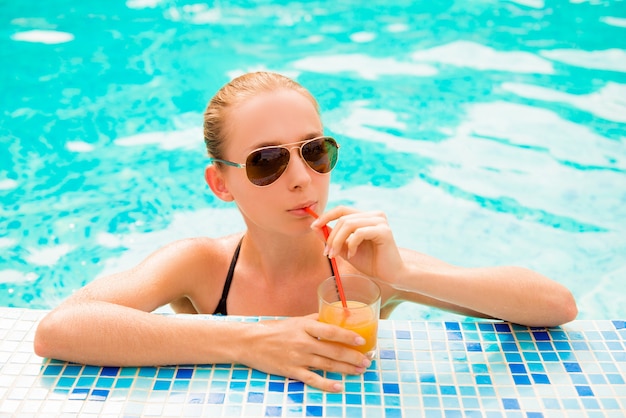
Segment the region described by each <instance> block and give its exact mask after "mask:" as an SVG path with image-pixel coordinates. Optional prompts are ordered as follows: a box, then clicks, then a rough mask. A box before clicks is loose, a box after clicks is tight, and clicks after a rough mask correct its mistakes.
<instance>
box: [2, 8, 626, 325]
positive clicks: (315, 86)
mask: <svg viewBox="0 0 626 418" xmlns="http://www.w3.org/2000/svg"><path fill="white" fill-rule="evenodd" d="M0 16H2V17H0V19H2V25H1V26H0V28H1V33H2V36H0V54H1V57H2V61H3V62H5V63H11V65H5V66H3V68H2V69H0V80H2V81H1V85H2V100H3V105H2V109H3V113H4V115H3V123H2V124H0V138H1V139H0V144H1V146H2V152H1V153H0V196H1V200H2V207H1V208H0V306H10V307H30V308H51V307H53V306H55V305H56V304H57V303H59V302H60V301H61V300H62V299H63V298H65V297H66V296H67V295H68V294H69V293H70V292H71V291H72V290H73V289H76V288H78V287H80V286H82V285H84V284H85V283H87V282H88V281H90V280H91V279H93V278H94V277H96V276H98V275H101V274H106V273H110V272H112V271H116V270H119V269H122V268H125V267H128V266H130V265H133V264H135V263H136V262H138V261H139V260H140V259H142V258H143V257H144V256H145V255H147V254H148V253H149V252H151V251H152V250H154V249H155V248H157V247H158V246H160V245H162V244H164V243H165V242H169V241H172V240H174V239H177V238H182V237H186V236H193V235H197V234H207V235H210V236H218V235H222V234H225V233H229V232H232V231H235V230H239V229H240V228H241V227H242V222H241V220H240V219H239V218H238V215H237V212H236V210H235V209H234V207H232V206H230V205H227V204H225V203H223V202H220V201H219V200H217V199H216V198H214V197H213V196H212V195H211V192H210V191H209V190H208V188H207V186H206V185H205V184H204V181H203V175H202V172H203V168H204V165H205V164H206V157H205V155H204V144H203V142H202V132H201V123H202V122H201V121H202V117H201V114H202V111H203V110H204V106H205V105H206V102H207V101H208V99H209V98H210V97H211V96H212V94H213V93H214V92H215V91H216V90H217V89H218V88H219V86H221V85H222V84H223V83H224V82H226V81H227V80H228V79H230V78H231V77H233V76H234V75H237V74H239V73H242V72H245V71H249V70H255V69H269V70H273V71H278V72H282V73H285V74H287V75H290V76H293V77H295V78H296V79H297V80H298V81H299V82H300V83H302V84H303V85H305V86H306V87H307V88H309V89H310V90H311V91H312V92H313V93H314V94H315V95H316V96H317V98H318V100H319V102H320V105H321V108H322V109H323V120H324V123H325V126H326V129H327V133H328V134H329V135H333V136H335V137H337V139H338V140H339V141H340V142H341V145H342V150H341V158H340V161H339V164H338V166H337V168H336V169H335V171H334V172H333V183H334V186H333V189H332V191H331V202H330V204H331V205H336V204H349V205H353V206H355V207H358V208H361V209H373V208H378V209H383V210H385V211H386V212H387V213H388V216H389V219H390V223H391V224H392V227H394V230H395V234H396V239H397V241H398V242H399V244H400V245H402V246H407V247H411V248H414V249H416V250H419V251H423V252H426V253H429V254H432V255H434V256H437V257H440V258H442V259H444V260H446V261H449V262H451V263H456V264H461V265H467V266H472V265H494V264H517V265H523V266H527V267H531V268H533V269H536V270H538V271H540V272H542V273H544V274H546V275H548V276H550V277H552V278H554V279H556V280H558V281H560V282H562V283H564V284H566V285H567V286H568V287H570V288H571V289H572V290H573V292H574V294H575V296H576V298H577V300H578V303H579V309H580V315H579V318H581V319H600V318H622V317H623V316H624V314H625V312H626V311H625V310H624V309H625V308H624V306H626V294H624V292H623V283H624V280H625V279H626V221H625V219H626V209H625V206H626V103H625V102H624V97H626V8H625V7H624V2H622V1H604V2H600V1H598V2H595V1H589V2H587V1H572V2H565V1H555V2H549V3H547V2H546V3H544V2H543V1H541V0H524V1H509V2H499V1H467V2H452V1H449V2H434V3H431V2H412V1H399V2H393V5H392V4H388V2H385V1H382V0H378V1H371V2H367V3H365V2H357V1H347V2H332V3H331V2H322V1H313V2H302V3H297V2H290V3H288V4H287V3H285V4H283V3H282V2H279V1H262V2H251V1H238V2H215V3H209V4H202V3H196V2H191V1H189V2H184V1H157V0H128V1H127V2H126V3H124V2H119V1H118V2H107V3H106V4H105V3H101V2H73V1H68V0H65V1H61V0H55V1H53V2H47V3H45V4H43V5H39V6H38V8H36V9H35V8H31V7H29V6H28V4H27V3H24V2H11V3H8V2H4V3H2V4H0ZM449 315H450V314H446V313H442V312H438V311H433V310H430V309H422V308H419V307H417V306H415V305H411V306H407V305H403V306H401V307H400V308H399V309H398V311H397V312H396V313H394V317H396V318H411V319H421V318H424V319H426V318H435V317H436V318H447V317H448V316H449Z"/></svg>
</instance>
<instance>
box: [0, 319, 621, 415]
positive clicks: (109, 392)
mask: <svg viewBox="0 0 626 418" xmlns="http://www.w3.org/2000/svg"><path fill="white" fill-rule="evenodd" d="M43 313H44V312H42V311H32V310H24V309H12V308H0V336H1V339H2V344H1V345H0V416H2V417H4V416H7V417H8V416H11V417H13V416H62V415H68V416H76V414H80V415H81V416H128V417H134V416H177V417H178V416H350V417H351V416H367V417H370V416H371V417H382V416H388V417H395V416H406V417H413V416H426V417H449V416H451V417H455V416H481V417H492V416H493V417H496V416H507V417H508V416H519V417H550V418H551V417H577V416H580V417H611V418H612V417H624V416H626V415H625V413H624V411H625V410H626V384H625V382H624V380H625V377H624V376H626V349H625V347H626V345H625V344H626V328H625V324H624V321H623V320H615V321H609V320H603V321H574V322H572V323H570V324H567V325H565V326H564V327H562V328H554V329H549V330H546V329H543V328H537V329H531V328H526V327H520V326H517V325H512V324H507V323H491V322H441V321H432V322H428V321H398V320H394V321H382V323H381V330H380V333H379V338H380V355H379V359H378V360H377V361H376V362H375V363H374V364H373V365H372V367H371V368H370V369H369V370H368V371H367V372H366V373H365V374H364V375H363V376H357V377H350V376H348V377H346V376H338V375H337V376H333V377H334V378H337V379H342V380H343V381H344V383H345V385H346V391H345V392H344V393H342V394H328V393H323V392H320V391H318V390H315V389H313V388H310V387H306V386H304V385H302V384H301V383H299V382H294V381H289V380H287V379H284V378H282V377H278V376H270V375H266V374H265V373H261V372H258V371H255V370H251V369H248V368H246V367H243V366H238V365H190V366H172V367H158V368H153V367H144V368H100V367H93V366H83V365H75V364H69V363H65V362H58V361H54V360H43V359H41V358H39V357H37V356H35V355H34V353H33V351H32V337H33V335H34V330H35V327H36V323H37V321H38V320H39V318H40V317H41V315H43ZM198 319H200V320H202V319H206V320H214V319H215V318H210V317H204V316H199V317H198ZM219 320H247V321H256V320H258V318H245V319H244V318H229V319H224V318H220V319H219Z"/></svg>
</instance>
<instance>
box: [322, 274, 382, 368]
mask: <svg viewBox="0 0 626 418" xmlns="http://www.w3.org/2000/svg"><path fill="white" fill-rule="evenodd" d="M341 283H342V284H343V289H344V293H345V295H346V302H347V307H344V306H343V305H342V303H341V300H340V298H339V292H338V291H337V286H336V283H335V276H331V277H329V278H328V279H326V280H325V281H324V282H322V284H321V285H320V286H319V288H318V300H319V321H321V322H325V323H327V324H333V325H338V326H340V327H342V328H345V329H349V330H351V331H354V332H356V333H358V334H359V335H361V336H362V337H363V338H364V339H365V345H362V346H358V347H354V346H352V347H351V348H354V349H356V350H359V351H361V352H362V353H364V354H365V355H366V356H367V357H369V358H370V359H373V358H374V357H375V355H376V341H377V333H378V319H379V316H380V288H379V287H378V285H377V284H376V283H374V282H373V281H372V280H370V279H368V278H367V277H364V276H358V275H342V276H341Z"/></svg>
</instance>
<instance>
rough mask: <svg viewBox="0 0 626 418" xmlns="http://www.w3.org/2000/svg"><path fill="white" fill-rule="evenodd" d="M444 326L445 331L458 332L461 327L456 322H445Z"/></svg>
mask: <svg viewBox="0 0 626 418" xmlns="http://www.w3.org/2000/svg"><path fill="white" fill-rule="evenodd" d="M445 326H446V329H447V330H452V331H459V330H460V329H461V326H460V324H459V323H458V322H446V323H445Z"/></svg>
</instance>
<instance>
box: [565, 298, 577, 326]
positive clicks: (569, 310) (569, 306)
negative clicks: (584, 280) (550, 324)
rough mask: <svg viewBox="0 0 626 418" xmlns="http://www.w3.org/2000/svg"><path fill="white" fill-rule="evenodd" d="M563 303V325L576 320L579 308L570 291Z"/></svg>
mask: <svg viewBox="0 0 626 418" xmlns="http://www.w3.org/2000/svg"><path fill="white" fill-rule="evenodd" d="M564 299H565V300H564V301H563V316H564V320H563V322H562V323H563V324H564V323H567V322H571V321H573V320H575V319H576V317H577V316H578V306H577V305H576V299H574V295H572V293H571V292H570V291H569V290H568V291H567V295H566V296H565V298H564Z"/></svg>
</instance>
